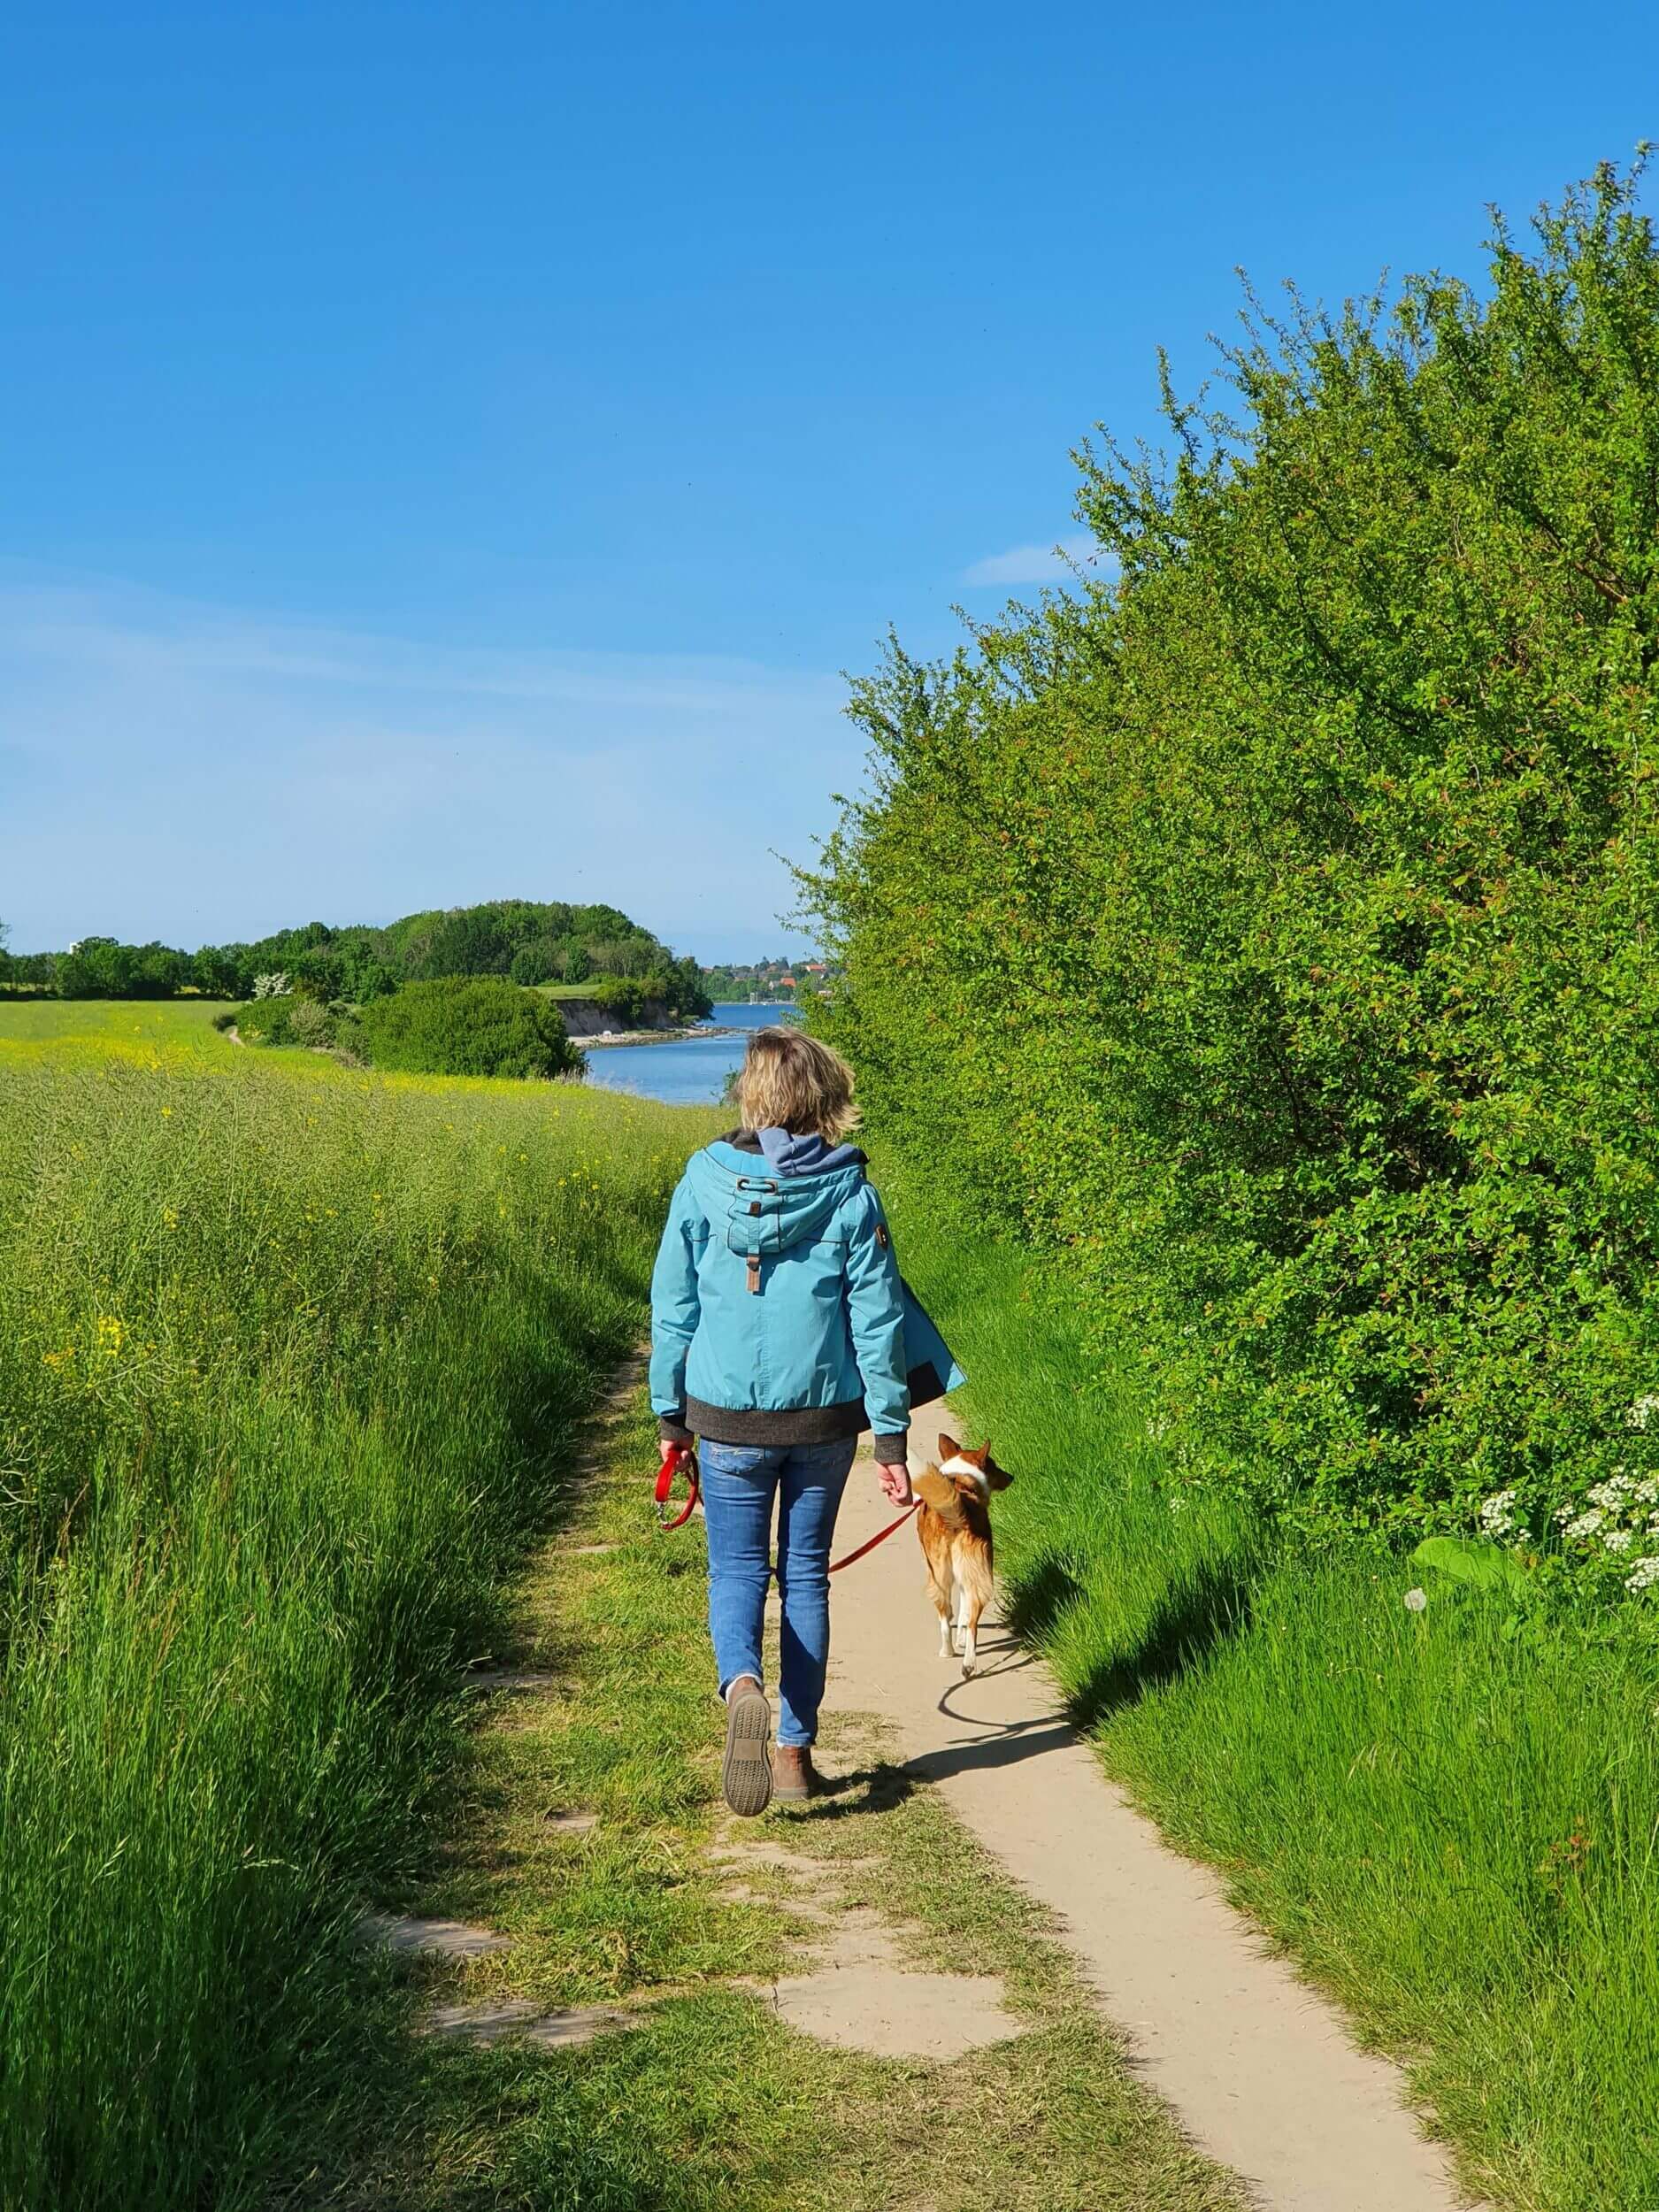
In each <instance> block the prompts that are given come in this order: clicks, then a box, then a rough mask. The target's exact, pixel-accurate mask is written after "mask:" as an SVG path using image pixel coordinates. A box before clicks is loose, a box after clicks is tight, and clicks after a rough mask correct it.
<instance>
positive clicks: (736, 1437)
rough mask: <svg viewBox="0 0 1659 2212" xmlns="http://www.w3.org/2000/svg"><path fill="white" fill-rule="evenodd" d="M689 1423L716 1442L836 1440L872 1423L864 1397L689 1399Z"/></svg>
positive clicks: (809, 1442)
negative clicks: (831, 1402) (817, 1401)
mask: <svg viewBox="0 0 1659 2212" xmlns="http://www.w3.org/2000/svg"><path fill="white" fill-rule="evenodd" d="M686 1426H687V1428H688V1429H692V1430H694V1431H695V1432H696V1434H697V1435H699V1436H706V1437H707V1438H708V1439H709V1440H710V1442H711V1443H715V1444H759V1445H772V1444H833V1443H834V1442H835V1441H836V1440H837V1439H838V1438H841V1437H843V1436H857V1435H858V1434H859V1433H860V1432H862V1431H863V1430H864V1429H865V1428H867V1427H868V1426H869V1424H868V1422H866V1420H865V1419H864V1400H863V1399H862V1398H847V1399H844V1400H843V1401H842V1402H841V1404H840V1405H838V1406H782V1407H775V1406H710V1405H705V1404H704V1403H703V1400H702V1399H701V1398H693V1397H689V1396H688V1397H687V1400H686Z"/></svg>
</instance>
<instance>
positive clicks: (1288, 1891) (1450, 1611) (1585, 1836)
mask: <svg viewBox="0 0 1659 2212" xmlns="http://www.w3.org/2000/svg"><path fill="white" fill-rule="evenodd" d="M884 1180H885V1184H886V1187H887V1194H888V1199H889V1202H890V1204H891V1206H892V1207H893V1210H894V1211H895V1218H896V1220H897V1222H898V1225H899V1229H900V1235H901V1246H902V1257H903V1260H904V1263H905V1267H906V1271H907V1273H908V1274H909V1275H910V1278H911V1279H912V1280H913V1281H914V1282H915V1284H916V1286H917V1287H918V1290H920V1291H921V1292H922V1294H923V1295H924V1296H925V1297H926V1300H927V1302H929V1304H930V1305H931V1306H932V1307H933V1310H935V1311H936V1312H937V1314H938V1316H939V1317H940V1319H941V1323H943V1324H945V1325H947V1326H948V1329H949V1333H950V1335H951V1338H952V1341H953V1343H954V1344H955V1345H956V1348H957V1350H958V1351H959V1354H960V1356H961V1357H962V1359H963V1362H964V1365H965V1366H966V1367H967V1368H968V1369H969V1371H970V1372H971V1374H972V1388H971V1391H970V1393H969V1398H970V1402H971V1404H972V1406H973V1408H974V1409H975V1410H976V1412H977V1413H978V1415H979V1418H980V1420H981V1422H982V1424H983V1425H984V1427H986V1428H988V1430H989V1432H991V1434H992V1436H993V1437H994V1439H995V1445H996V1450H997V1455H998V1457H999V1459H1002V1460H1004V1461H1005V1462H1006V1463H1007V1464H1008V1465H1010V1467H1011V1468H1013V1469H1015V1470H1016V1471H1018V1479H1017V1481H1016V1484H1015V1486H1014V1487H1013V1489H1012V1490H1011V1491H1010V1493H1009V1495H1008V1498H1007V1500H1006V1501H1005V1502H1004V1503H1003V1506H1002V1513H1001V1516H1000V1519H999V1556H1000V1559H1001V1561H1002V1565H1003V1567H1004V1569H1005V1571H1007V1572H1008V1573H1009V1575H1010V1578H1011V1581H1012V1585H1013V1588H1014V1591H1015V1594H1016V1597H1017V1601H1018V1608H1019V1610H1020V1612H1021V1614H1022V1615H1023V1617H1024V1620H1025V1624H1026V1626H1027V1628H1028V1629H1029V1631H1030V1632H1032V1633H1033V1634H1034V1635H1035V1636H1036V1637H1037V1638H1038V1639H1039V1640H1040V1641H1041V1643H1042V1644H1043V1645H1044V1646H1045V1647H1046V1648H1047V1650H1048V1655H1049V1656H1050V1658H1051V1659H1052V1661H1053V1663H1054V1664H1055V1666H1056V1670H1057V1671H1058V1673H1059V1675H1060V1678H1061V1679H1062V1681H1063V1682H1064V1686H1065V1687H1066V1689H1067V1691H1068V1692H1069V1694H1071V1697H1072V1698H1073V1699H1074V1700H1075V1701H1076V1703H1077V1705H1078V1707H1079V1709H1080V1711H1081V1712H1082V1714H1083V1715H1084V1716H1085V1717H1087V1719H1088V1720H1089V1721H1090V1722H1091V1723H1092V1724H1093V1726H1094V1731H1095V1732H1096V1736H1097V1740H1098V1742H1099V1744H1100V1747H1101V1749H1102V1755H1103V1756H1104V1758H1105V1760H1106V1762H1107V1763H1108V1765H1109V1766H1110V1768H1111V1769H1112V1770H1113V1771H1114V1772H1115V1773H1116V1774H1118V1775H1119V1776H1120V1777H1122V1778H1124V1779H1125V1781H1126V1782H1127V1783H1128V1784H1129V1785H1130V1786H1131V1787H1132V1788H1133V1791H1134V1792H1135V1793H1136V1795H1137V1796H1138V1797H1139V1799H1140V1801H1141V1802H1142V1803H1143V1804H1144V1805H1145V1806H1147V1807H1148V1809H1149V1810H1150V1811H1151V1812H1152V1813H1153V1814H1154V1815H1155V1816H1156V1817H1157V1819H1158V1820H1159V1822H1160V1823H1161V1824H1162V1825H1163V1827H1164V1830H1165V1832H1167V1833H1168V1834H1169V1835H1170V1836H1171V1838H1172V1839H1174V1840H1175V1841H1176V1842H1178V1843H1179V1844H1180V1845H1181V1846H1182V1847H1184V1848H1185V1849H1187V1850H1189V1851H1192V1852H1193V1853H1194V1854H1195V1855H1198V1856H1200V1857H1202V1858H1206V1859H1208V1860H1210V1861H1211V1862H1213V1863H1215V1864H1216V1865H1217V1866H1218V1867H1219V1868H1221V1869H1222V1870H1224V1871H1225V1874H1226V1876H1227V1877H1228V1878H1229V1881H1230V1883H1231V1885H1232V1887H1233V1893H1234V1894H1235V1895H1236V1896H1237V1897H1238V1898H1239V1899H1240V1901H1241V1902H1242V1903H1244V1904H1245V1905H1246V1906H1247V1907H1248V1908H1249V1909H1251V1910H1252V1911H1253V1912H1254V1913H1255V1914H1256V1916H1258V1917H1259V1918H1260V1919H1261V1921H1262V1922H1263V1923H1264V1924H1266V1925H1267V1926H1268V1927H1269V1928H1271V1930H1272V1931H1273V1932H1275V1933H1276V1934H1277V1935H1279V1937H1281V1938H1282V1939H1284V1940H1285V1942H1286V1944H1287V1945H1288V1946H1289V1947H1290V1948H1291V1949H1292V1950H1293V1951H1294V1954H1295V1955H1296V1956H1297V1957H1298V1958H1299V1959H1300V1960H1301V1961H1302V1962H1303V1963H1304V1964H1305V1965H1306V1966H1307V1967H1308V1969H1309V1970H1310V1971H1311V1972H1312V1973H1313V1974H1314V1975H1315V1976H1316V1977H1317V1978H1318V1979H1319V1980H1320V1981H1322V1982H1323V1983H1325V1985H1326V1986H1327V1987H1329V1988H1331V1989H1332V1990H1333V1991H1334V1992H1335V1993H1337V1994H1338V1995H1339V1996H1340V1998H1341V1999H1342V2000H1343V2001H1344V2002H1345V2003H1346V2004H1347V2005H1348V2007H1349V2008H1350V2009H1351V2010H1352V2012H1353V2013H1354V2015H1355V2016H1356V2017H1357V2018H1358V2019H1359V2020H1360V2021H1361V2022H1362V2023H1363V2024H1365V2025H1366V2026H1367V2027H1368V2028H1369V2029H1370V2030H1371V2032H1374V2033H1375V2034H1376V2035H1377V2036H1378V2038H1379V2039H1380V2040H1381V2041H1383V2042H1384V2043H1385V2044H1386V2045H1387V2046H1388V2047H1391V2048H1393V2049H1394V2050H1395V2051H1397V2052H1399V2053H1401V2054H1402V2055H1404V2056H1406V2057H1407V2058H1408V2060H1409V2062H1411V2067H1412V2075H1413V2079H1414V2082H1415V2084H1416V2086H1417V2091H1418V2093H1420V2094H1421V2095H1422V2096H1423V2097H1424V2098H1425V2100H1426V2101H1427V2102H1428V2103H1429V2104H1430V2106H1431V2107H1432V2108H1434V2109H1435V2110H1437V2111H1438V2113H1439V2115H1440V2124H1441V2125H1442V2127H1443V2129H1444V2131H1446V2132H1447V2133H1448V2135H1449V2136H1450V2137H1451V2138H1452V2139H1454V2140H1455V2143H1456V2144H1457V2146H1458V2147H1459V2149H1460V2151H1461V2153H1462V2154H1463V2159H1464V2161H1465V2164H1466V2168H1467V2170H1468V2172H1469V2173H1470V2175H1471V2178H1472V2179H1474V2180H1475V2181H1476V2182H1477V2183H1478V2184H1479V2185H1482V2186H1483V2187H1485V2188H1486V2189H1487V2190H1489V2191H1490V2192H1491V2193H1492V2194H1493V2195H1494V2198H1496V2199H1498V2200H1501V2201H1502V2202H1504V2203H1505V2204H1511V2205H1516V2206H1525V2207H1537V2208H1540V2212H1541V2208H1548V2212H1587V2208H1590V2207H1592V2206H1594V2207H1595V2208H1596V2212H1651V2208H1652V2206H1653V2205H1654V2203H1655V2201H1656V2200H1659V1881H1655V1840H1656V1839H1659V1768H1656V1766H1655V1755H1654V1731H1655V1710H1656V1709H1659V1708H1656V1707H1655V1698H1656V1696H1659V1666H1656V1665H1655V1659H1654V1656H1653V1655H1652V1653H1651V1651H1650V1650H1649V1649H1647V1648H1644V1647H1642V1646H1641V1645H1640V1644H1638V1643H1636V1642H1634V1641H1632V1640H1620V1639H1617V1638H1611V1639H1609V1638H1606V1637H1598V1636H1597V1635H1596V1633H1595V1632H1594V1630H1593V1629H1591V1628H1590V1627H1588V1626H1586V1625H1577V1626H1575V1624H1573V1623H1572V1622H1571V1620H1564V1619H1563V1620H1557V1621H1555V1622H1554V1623H1551V1624H1542V1623H1540V1624H1525V1625H1523V1626H1521V1627H1520V1629H1519V1631H1518V1632H1511V1631H1510V1630H1509V1626H1508V1624H1506V1620H1505V1617H1504V1616H1503V1615H1502V1613H1501V1612H1499V1611H1496V1610H1494V1609H1491V1608H1490V1607H1489V1606H1488V1605H1486V1604H1485V1603H1483V1602H1479V1601H1476V1602H1472V1603H1466V1604H1462V1605H1459V1604H1457V1603H1455V1602H1451V1601H1448V1600H1446V1599H1445V1598H1444V1597H1443V1595H1442V1594H1440V1593H1437V1594H1436V1595H1435V1597H1434V1598H1433V1600H1432V1601H1431V1604H1430V1606H1429V1608H1428V1609H1427V1610H1426V1611H1425V1612H1424V1613H1422V1614H1420V1615H1413V1614H1411V1613H1409V1612H1408V1611H1407V1610H1406V1609H1405V1608H1404V1606H1403V1605H1402V1596H1403V1594H1404V1592H1405V1591H1406V1589H1407V1588H1408V1587H1409V1586H1410V1585H1411V1584H1412V1583H1413V1582H1414V1581H1415V1580H1416V1579H1417V1577H1416V1576H1415V1575H1413V1574H1412V1572H1411V1571H1409V1567H1407V1566H1406V1565H1405V1563H1402V1562H1400V1561H1398V1560H1396V1559H1394V1558H1393V1557H1391V1556H1390V1555H1388V1554H1387V1553H1386V1551H1381V1550H1375V1549H1371V1548H1352V1549H1348V1550H1343V1551H1340V1552H1333V1553H1330V1554H1327V1555H1323V1556H1320V1557H1315V1558H1310V1557H1306V1556H1292V1557H1285V1558H1276V1557H1275V1556H1274V1555H1273V1554H1272V1552H1271V1549H1270V1548H1268V1547H1267V1546H1266V1545H1265V1544H1264V1543H1263V1541H1262V1540H1261V1539H1260V1537H1259V1536H1258V1535H1257V1534H1256V1532H1254V1531H1253V1530H1252V1528H1251V1527H1250V1525H1249V1524H1248V1522H1247V1521H1245V1520H1244V1519H1242V1518H1241V1517H1240V1516H1239V1515H1238V1513H1237V1512H1236V1511H1235V1510H1233V1509H1228V1508H1226V1507H1225V1506H1223V1505H1220V1504H1205V1503H1203V1502H1200V1503H1198V1504H1195V1505H1189V1506H1187V1508H1186V1509H1184V1510H1182V1511H1181V1512H1180V1513H1179V1514H1172V1513H1171V1509H1170V1507H1169V1504H1168V1503H1167V1502H1166V1493H1165V1492H1164V1490H1163V1489H1162V1487H1161V1486H1160V1482H1159V1459H1158V1453H1157V1451H1156V1448H1155V1447H1154V1446H1153V1445H1152V1444H1150V1443H1149V1442H1148V1438H1147V1435H1146V1431H1145V1425H1144V1423H1143V1421H1142V1420H1141V1417H1140V1415H1139V1413H1138V1411H1137V1409H1136V1406H1135V1402H1134V1398H1133V1389H1132V1388H1131V1387H1129V1386H1127V1385H1124V1384H1118V1385H1114V1384H1113V1383H1112V1382H1111V1381H1110V1379H1105V1380H1102V1379H1100V1378H1097V1377H1094V1376H1093V1375H1091V1374H1090V1373H1089V1372H1088V1371H1087V1367H1086V1365H1085V1363H1084V1362H1083V1361H1082V1359H1081V1358H1080V1356H1079V1353H1078V1350H1077V1347H1076V1341H1075V1338H1074V1336H1073V1334H1072V1333H1071V1331H1070V1330H1069V1329H1068V1327H1067V1325H1066V1321H1065V1317H1064V1314H1063V1313H1056V1311H1054V1310H1051V1309H1050V1308H1048V1306H1046V1305H1045V1303H1044V1302H1043V1298H1042V1277H1041V1270H1040V1269H1038V1268H1035V1267H1032V1266H1029V1265H1028V1264H1026V1263H1024V1262H1023V1261H1022V1260H1021V1259H1020V1258H1019V1257H1018V1256H1017V1255H1015V1254H1013V1253H1012V1252H1010V1251H1008V1250H1006V1249H1002V1248H997V1247H995V1246H994V1245H991V1244H989V1243H987V1242H985V1241H980V1240H974V1239H973V1238H972V1236H966V1237H964V1233H963V1228H962V1225H961V1224H960V1223H959V1222H958V1221H956V1220H954V1219H952V1218H951V1217H949V1212H948V1210H945V1209H944V1208H942V1207H941V1205H940V1204H939V1203H938V1202H937V1200H936V1199H930V1198H929V1196H928V1195H927V1194H926V1193H924V1192H922V1191H920V1190H912V1189H910V1187H907V1184H906V1181H905V1179H903V1178H902V1176H901V1175H900V1174H898V1173H897V1172H896V1171H895V1172H893V1173H892V1174H890V1175H889V1176H887V1178H885V1179H884Z"/></svg>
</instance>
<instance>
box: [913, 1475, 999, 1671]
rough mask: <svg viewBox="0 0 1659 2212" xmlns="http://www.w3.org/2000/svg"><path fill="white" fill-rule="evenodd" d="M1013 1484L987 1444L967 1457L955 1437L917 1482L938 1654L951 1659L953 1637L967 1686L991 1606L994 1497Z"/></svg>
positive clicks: (919, 1521)
mask: <svg viewBox="0 0 1659 2212" xmlns="http://www.w3.org/2000/svg"><path fill="white" fill-rule="evenodd" d="M1013 1479H1014V1478H1013V1477H1012V1475H1010V1474H1005V1473H1004V1472H1003V1471H1002V1468H1000V1467H999V1466H998V1465H997V1463H996V1462H995V1460H994V1459H993V1458H992V1457H991V1447H990V1445H989V1443H988V1442H987V1443H984V1444H981V1445H980V1447H979V1450H978V1451H977V1452H965V1451H964V1450H963V1448H962V1447H961V1445H960V1444H958V1443H957V1441H956V1438H955V1437H954V1436H941V1438H940V1440H939V1465H938V1466H937V1467H933V1466H929V1467H928V1468H927V1469H926V1470H925V1471H924V1472H923V1473H921V1474H920V1475H918V1477H917V1479H916V1494H917V1496H918V1498H920V1500H921V1502H922V1504H921V1510H920V1511H919V1512H918V1514H917V1516H916V1532H917V1534H918V1536H919V1537H920V1539H921V1543H922V1556H923V1558H924V1559H925V1560H926V1562H927V1587H928V1594H929V1595H930V1596H931V1597H932V1599H933V1609H934V1611H935V1612H936V1613H937V1614H938V1615H939V1655H940V1657H941V1659H949V1658H950V1657H951V1656H952V1655H953V1653H952V1642H953V1637H954V1640H955V1647H956V1655H957V1656H959V1657H960V1658H961V1661H962V1673H963V1679H964V1681H965V1680H966V1679H967V1678H968V1677H969V1676H970V1675H971V1674H972V1672H973V1670H974V1667H975V1665H976V1664H977V1663H978V1661H979V1649H978V1646H977V1644H976V1642H975V1638H976V1636H977V1634H978V1631H979V1616H980V1614H981V1613H983V1612H984V1610H985V1609H986V1607H987V1605H988V1604H989V1603H990V1602H991V1493H992V1491H993V1490H1006V1489H1007V1487H1008V1486H1009V1484H1010V1482H1012V1481H1013Z"/></svg>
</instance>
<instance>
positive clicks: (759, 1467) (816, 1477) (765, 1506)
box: [698, 1436, 858, 1745]
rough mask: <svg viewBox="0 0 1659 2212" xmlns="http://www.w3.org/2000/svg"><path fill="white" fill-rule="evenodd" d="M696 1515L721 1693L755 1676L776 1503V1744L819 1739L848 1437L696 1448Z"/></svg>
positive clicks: (853, 1443)
mask: <svg viewBox="0 0 1659 2212" xmlns="http://www.w3.org/2000/svg"><path fill="white" fill-rule="evenodd" d="M857 1448H858V1440H857V1439H856V1437H852V1436H849V1437H843V1438H841V1439H838V1440H837V1441H836V1442H834V1443H833V1444H780V1445H777V1446H775V1447H773V1448H770V1449H764V1448H757V1447H755V1446H752V1445H749V1444H717V1443H715V1442H713V1441H712V1440H710V1439H709V1438H707V1437H705V1438H703V1440H701V1442H700V1443H699V1445H698V1456H699V1458H700V1460H701V1462H702V1466H703V1519H704V1521H705V1522H706V1523H707V1525H708V1532H709V1633H710V1636H711V1637H712V1638H713V1640H714V1662H715V1664H716V1666H717V1667H718V1669H719V1672H720V1694H721V1695H722V1696H723V1697H724V1696H725V1694H726V1690H727V1689H728V1688H729V1687H730V1686H731V1685H732V1684H733V1682H735V1681H736V1680H737V1678H738V1677H739V1675H741V1674H752V1675H753V1676H754V1678H755V1679H756V1681H757V1682H758V1681H760V1680H762V1679H763V1677H762V1674H761V1661H760V1642H761V1631H762V1627H763V1624H764V1620H765V1612H766V1584H767V1580H768V1578H769V1575H770V1572H771V1566H772V1501H773V1500H774V1499H776V1500H777V1502H778V1594H779V1596H780V1598H781V1599H782V1601H783V1635H782V1641H781V1647H780V1661H781V1664H780V1669H779V1673H780V1682H779V1685H778V1692H779V1695H778V1703H779V1717H778V1741H779V1742H780V1744H796V1745H800V1744H810V1743H811V1742H812V1741H813V1740H814V1739H815V1738H816V1737H817V1734H818V1707H819V1705H820V1704H821V1703H822V1702H823V1700H824V1676H825V1672H826V1670H827V1668H828V1665H829V1555H830V1544H831V1541H832V1540H833V1537H834V1534H835V1516H836V1514H837V1513H838V1512H839V1511H840V1510H841V1492H842V1491H843V1490H844V1489H845V1488H846V1487H847V1476H848V1472H849V1469H850V1468H851V1466H852V1463H853V1454H854V1453H855V1452H856V1450H857Z"/></svg>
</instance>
